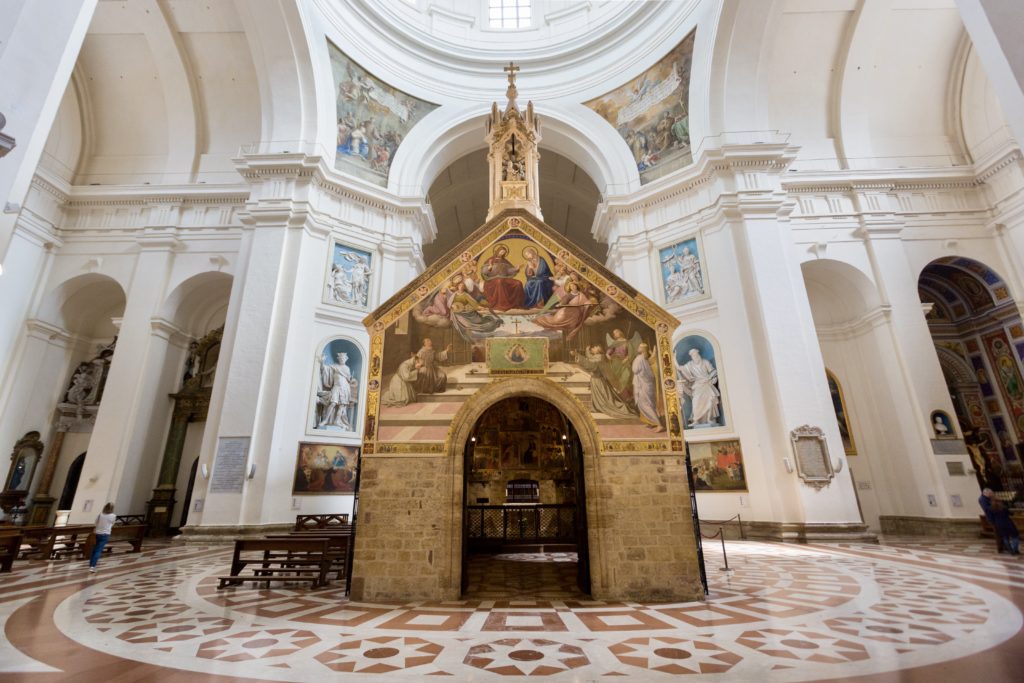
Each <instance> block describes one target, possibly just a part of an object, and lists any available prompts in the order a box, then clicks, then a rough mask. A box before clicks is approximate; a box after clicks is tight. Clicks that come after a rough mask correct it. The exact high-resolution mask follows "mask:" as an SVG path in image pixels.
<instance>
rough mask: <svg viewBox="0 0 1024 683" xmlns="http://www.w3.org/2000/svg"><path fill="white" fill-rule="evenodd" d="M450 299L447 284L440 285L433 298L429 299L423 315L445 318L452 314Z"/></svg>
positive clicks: (449, 290) (450, 294)
mask: <svg viewBox="0 0 1024 683" xmlns="http://www.w3.org/2000/svg"><path fill="white" fill-rule="evenodd" d="M452 297H453V295H452V290H451V288H450V287H449V286H448V285H447V284H444V285H441V286H440V287H439V288H438V290H437V293H436V294H434V298H433V299H431V301H430V305H429V306H427V307H426V308H424V309H423V315H439V316H441V317H443V318H447V317H448V316H449V315H451V312H452V309H451V301H452Z"/></svg>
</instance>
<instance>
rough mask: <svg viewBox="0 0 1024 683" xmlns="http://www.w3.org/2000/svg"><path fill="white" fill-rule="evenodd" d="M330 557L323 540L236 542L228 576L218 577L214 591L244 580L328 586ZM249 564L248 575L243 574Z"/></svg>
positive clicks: (268, 539) (261, 539) (326, 544)
mask: <svg viewBox="0 0 1024 683" xmlns="http://www.w3.org/2000/svg"><path fill="white" fill-rule="evenodd" d="M331 561H332V558H331V555H330V553H329V551H328V539H326V538H257V539H238V540H236V541H235V552H234V555H233V556H232V558H231V574H230V575H229V576H218V577H217V579H218V584H217V588H218V589H220V588H223V587H224V586H234V585H238V584H241V583H244V582H245V581H253V582H265V583H267V584H268V585H269V584H270V583H271V582H272V581H309V582H310V584H311V587H312V588H317V587H319V586H322V585H324V584H326V583H327V580H328V575H329V574H330V572H331ZM249 565H253V566H252V567H251V568H250V571H251V573H249V574H243V573H242V571H243V570H244V569H245V568H246V567H247V566H249Z"/></svg>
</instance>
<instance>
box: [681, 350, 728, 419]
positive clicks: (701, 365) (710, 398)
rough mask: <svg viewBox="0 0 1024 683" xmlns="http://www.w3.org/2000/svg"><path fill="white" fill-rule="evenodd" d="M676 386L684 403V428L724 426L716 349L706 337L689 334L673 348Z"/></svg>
mask: <svg viewBox="0 0 1024 683" xmlns="http://www.w3.org/2000/svg"><path fill="white" fill-rule="evenodd" d="M675 361H676V383H677V385H678V387H679V393H680V394H681V395H682V401H683V420H684V421H685V426H686V428H687V429H710V428H714V427H724V426H725V411H724V410H723V407H722V393H721V391H720V390H719V388H718V360H717V359H716V358H715V347H714V346H712V345H711V342H710V341H709V340H708V339H706V338H705V337H702V336H700V335H699V334H692V335H689V336H687V337H683V338H682V339H680V340H679V341H678V342H676V346H675Z"/></svg>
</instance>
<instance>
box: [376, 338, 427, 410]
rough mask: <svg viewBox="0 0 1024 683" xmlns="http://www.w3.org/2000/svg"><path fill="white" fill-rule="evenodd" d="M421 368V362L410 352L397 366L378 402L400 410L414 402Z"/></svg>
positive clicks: (413, 352)
mask: <svg viewBox="0 0 1024 683" xmlns="http://www.w3.org/2000/svg"><path fill="white" fill-rule="evenodd" d="M421 367H423V361H421V360H420V359H419V358H418V357H417V356H416V352H415V351H410V352H409V357H408V358H407V359H406V360H404V361H402V362H401V363H400V364H399V366H398V370H396V371H395V374H394V376H392V378H391V382H390V383H389V384H388V390H387V391H385V392H384V395H383V396H381V398H380V402H381V403H382V404H383V405H386V406H391V407H393V408H401V407H402V406H407V405H409V404H410V403H413V402H415V401H416V382H417V381H418V380H419V374H420V368H421Z"/></svg>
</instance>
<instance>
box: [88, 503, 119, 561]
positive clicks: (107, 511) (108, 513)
mask: <svg viewBox="0 0 1024 683" xmlns="http://www.w3.org/2000/svg"><path fill="white" fill-rule="evenodd" d="M115 520H117V516H116V515H115V514H114V504H113V503H107V504H106V505H104V506H103V512H101V513H100V514H99V515H97V516H96V528H95V529H94V530H93V533H94V534H96V545H95V546H93V549H92V555H91V556H90V557H89V571H90V572H93V573H95V572H96V563H97V562H99V561H100V554H101V553H102V552H103V548H104V546H106V545H107V541H109V540H110V530H111V529H112V528H113V527H114V521H115Z"/></svg>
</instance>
